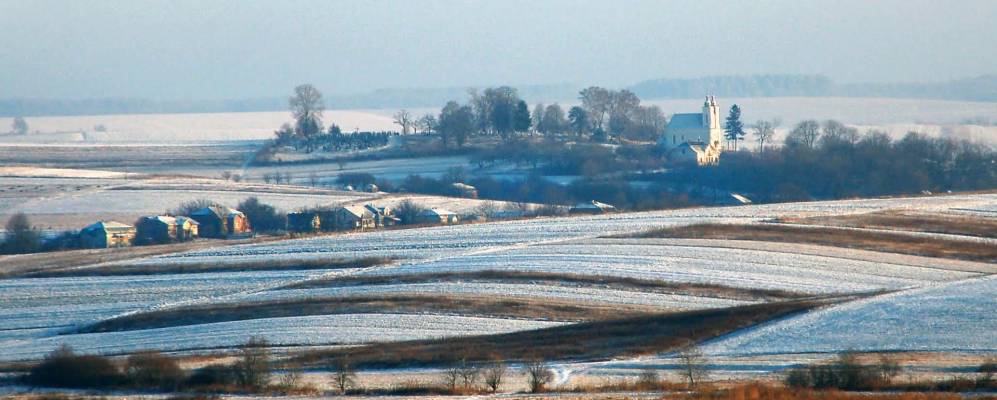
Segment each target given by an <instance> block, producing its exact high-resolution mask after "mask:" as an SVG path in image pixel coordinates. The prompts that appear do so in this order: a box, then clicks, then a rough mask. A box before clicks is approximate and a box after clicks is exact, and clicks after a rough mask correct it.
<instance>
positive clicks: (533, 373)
mask: <svg viewBox="0 0 997 400" xmlns="http://www.w3.org/2000/svg"><path fill="white" fill-rule="evenodd" d="M525 368H526V375H527V378H528V379H529V383H530V391H531V392H533V393H540V392H543V391H544V390H546V389H547V385H548V384H549V383H551V382H552V381H553V380H554V372H553V371H551V370H550V367H549V366H547V363H545V362H543V360H540V359H534V360H531V361H527V362H526V365H525Z"/></svg>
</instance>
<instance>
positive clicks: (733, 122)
mask: <svg viewBox="0 0 997 400" xmlns="http://www.w3.org/2000/svg"><path fill="white" fill-rule="evenodd" d="M724 132H725V135H724V137H725V138H726V139H727V141H728V142H734V151H737V141H738V140H744V135H745V132H744V123H742V122H741V107H738V106H737V104H734V105H732V106H730V114H728V115H727V123H726V124H724Z"/></svg>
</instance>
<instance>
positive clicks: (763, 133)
mask: <svg viewBox="0 0 997 400" xmlns="http://www.w3.org/2000/svg"><path fill="white" fill-rule="evenodd" d="M754 128H755V140H758V152H759V153H764V152H765V142H768V141H770V140H772V136H775V124H773V123H772V122H769V121H765V120H759V121H758V122H756V123H755V126H754Z"/></svg>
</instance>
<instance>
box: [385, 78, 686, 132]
mask: <svg viewBox="0 0 997 400" xmlns="http://www.w3.org/2000/svg"><path fill="white" fill-rule="evenodd" d="M579 100H581V102H582V104H581V105H580V106H575V107H571V108H570V109H569V110H568V111H565V110H564V108H562V107H561V105H560V104H557V103H554V104H549V105H545V104H543V103H538V104H535V105H534V106H533V111H532V112H531V111H530V108H529V106H528V104H527V103H526V101H524V100H523V99H521V98H520V97H519V93H518V92H517V90H516V89H515V88H512V87H508V86H501V87H495V88H487V89H485V90H484V91H482V92H480V93H479V92H478V91H476V90H471V91H470V99H469V101H468V102H467V104H460V103H458V102H456V101H450V102H447V104H446V105H444V106H443V108H442V109H441V110H440V114H439V117H434V116H432V115H426V116H424V117H422V118H421V119H419V120H418V121H417V126H422V127H423V130H424V131H433V132H437V133H439V134H440V136H441V138H442V140H443V142H444V144H445V145H449V144H450V143H453V144H455V145H456V146H457V147H462V146H464V145H465V144H466V143H467V141H468V138H470V137H473V136H497V137H499V138H501V139H502V140H504V141H509V140H512V139H514V138H515V136H516V135H517V134H518V135H522V134H526V133H531V134H541V135H544V136H558V135H573V136H575V137H577V138H585V139H590V140H593V141H599V142H601V141H605V140H606V139H607V138H608V135H613V136H615V137H619V138H627V139H631V140H642V141H649V140H654V139H656V138H657V137H658V136H660V135H661V134H662V133H663V132H664V130H665V125H666V124H667V122H668V120H667V118H665V115H664V113H663V112H662V111H661V109H660V108H658V107H657V106H647V107H646V106H642V105H641V104H640V99H639V98H638V97H637V96H636V95H635V94H633V92H630V91H627V90H620V91H614V90H609V89H604V88H601V87H596V86H593V87H589V88H586V89H584V90H582V91H581V92H580V93H579ZM395 120H396V123H398V124H399V125H402V126H403V128H404V127H405V126H407V125H406V124H403V123H402V121H405V120H406V119H404V118H399V117H398V116H397V115H396V119H395Z"/></svg>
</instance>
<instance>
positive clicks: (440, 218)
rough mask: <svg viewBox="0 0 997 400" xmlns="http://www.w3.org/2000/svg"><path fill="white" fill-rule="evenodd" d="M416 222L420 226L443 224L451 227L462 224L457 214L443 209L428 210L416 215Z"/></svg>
mask: <svg viewBox="0 0 997 400" xmlns="http://www.w3.org/2000/svg"><path fill="white" fill-rule="evenodd" d="M416 222H418V223H420V224H442V225H451V224H456V223H460V217H459V216H457V213H455V212H453V211H450V210H446V209H443V208H428V209H425V210H422V212H420V213H419V214H418V215H416Z"/></svg>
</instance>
